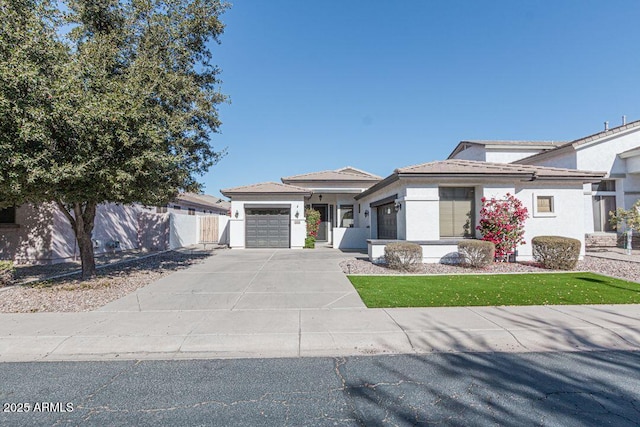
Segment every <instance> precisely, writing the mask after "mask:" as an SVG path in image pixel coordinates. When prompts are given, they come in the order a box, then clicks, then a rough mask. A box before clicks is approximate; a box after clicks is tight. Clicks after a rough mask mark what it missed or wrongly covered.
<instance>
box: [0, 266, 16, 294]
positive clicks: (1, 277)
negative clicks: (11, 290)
mask: <svg viewBox="0 0 640 427" xmlns="http://www.w3.org/2000/svg"><path fill="white" fill-rule="evenodd" d="M15 270H16V268H15V267H14V266H13V261H0V288H1V287H3V286H9V285H12V284H13V275H14V273H15Z"/></svg>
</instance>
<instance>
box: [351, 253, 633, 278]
mask: <svg viewBox="0 0 640 427" xmlns="http://www.w3.org/2000/svg"><path fill="white" fill-rule="evenodd" d="M340 267H341V268H342V271H343V272H344V273H345V274H371V275H374V274H405V273H402V272H400V271H397V270H391V269H389V268H387V267H386V266H384V265H377V264H373V263H371V262H369V261H368V260H366V259H360V258H354V259H349V260H345V261H342V262H341V263H340ZM549 271H551V270H547V269H544V268H540V267H537V266H535V265H534V264H533V263H506V262H499V263H495V264H493V265H492V266H490V267H488V268H483V269H476V268H465V267H461V266H458V265H448V264H422V265H421V266H419V268H418V270H416V271H414V272H413V274H479V273H493V274H495V273H542V272H549ZM576 271H590V272H592V273H598V274H604V275H606V276H612V277H617V278H619V279H624V280H629V281H632V282H638V283H640V263H636V262H629V261H619V260H613V259H606V258H597V257H591V256H586V257H584V260H583V261H580V262H579V263H578V267H577V268H576Z"/></svg>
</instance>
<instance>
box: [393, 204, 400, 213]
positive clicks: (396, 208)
mask: <svg viewBox="0 0 640 427" xmlns="http://www.w3.org/2000/svg"><path fill="white" fill-rule="evenodd" d="M393 207H394V209H395V210H396V212H398V211H399V210H400V209H402V203H400V202H396V203H395V205H393Z"/></svg>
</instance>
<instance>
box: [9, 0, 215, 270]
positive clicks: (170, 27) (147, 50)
mask: <svg viewBox="0 0 640 427" xmlns="http://www.w3.org/2000/svg"><path fill="white" fill-rule="evenodd" d="M226 7H227V6H226V4H224V3H223V2H222V1H221V0H120V1H118V0H67V1H62V0H61V1H51V0H0V20H1V24H0V25H1V30H0V167H1V172H0V201H1V203H3V204H4V205H10V204H20V203H24V202H32V203H40V202H54V203H55V204H56V205H57V206H58V208H59V209H60V210H61V211H62V212H63V213H64V215H65V216H66V217H67V219H68V220H69V222H70V223H71V226H72V228H73V230H74V232H75V235H76V239H77V242H78V247H79V249H80V256H81V259H82V273H83V278H88V277H91V276H93V275H95V261H94V254H93V245H92V242H91V237H92V232H93V227H94V219H95V214H96V208H97V206H98V205H99V204H101V203H105V202H115V203H134V202H139V203H143V204H147V205H155V204H164V203H166V202H167V201H169V200H170V199H171V198H172V197H174V196H175V195H176V194H177V193H178V192H180V191H199V190H200V184H199V183H198V182H197V176H198V175H201V174H202V173H204V172H206V171H207V170H208V169H209V168H210V167H211V166H212V165H214V164H215V163H216V162H217V161H218V160H219V159H220V158H221V156H222V155H223V154H224V150H223V151H218V152H216V151H214V149H213V148H212V146H211V144H210V142H211V136H212V134H214V133H215V132H217V130H218V128H219V126H220V121H219V119H218V111H217V106H218V105H219V104H220V103H221V102H224V101H225V96H224V95H222V94H221V93H220V91H219V84H220V81H219V79H218V75H219V69H218V68H217V67H216V66H215V65H213V64H212V63H211V59H212V54H211V51H210V47H209V46H210V45H211V43H212V42H218V41H219V40H218V37H219V36H220V35H221V34H222V32H223V29H224V26H223V24H222V23H221V22H220V20H219V17H220V15H221V14H222V13H223V12H224V10H225V9H226Z"/></svg>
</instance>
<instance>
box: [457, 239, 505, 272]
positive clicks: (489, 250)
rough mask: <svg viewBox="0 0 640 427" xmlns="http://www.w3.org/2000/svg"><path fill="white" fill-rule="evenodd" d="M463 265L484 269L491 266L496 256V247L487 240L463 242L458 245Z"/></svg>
mask: <svg viewBox="0 0 640 427" xmlns="http://www.w3.org/2000/svg"><path fill="white" fill-rule="evenodd" d="M458 254H459V255H460V260H461V263H462V265H465V266H468V267H473V268H482V267H486V266H488V265H490V264H491V263H492V262H493V261H494V258H495V256H496V245H494V244H493V243H492V242H488V241H486V240H463V241H461V242H460V243H458Z"/></svg>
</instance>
